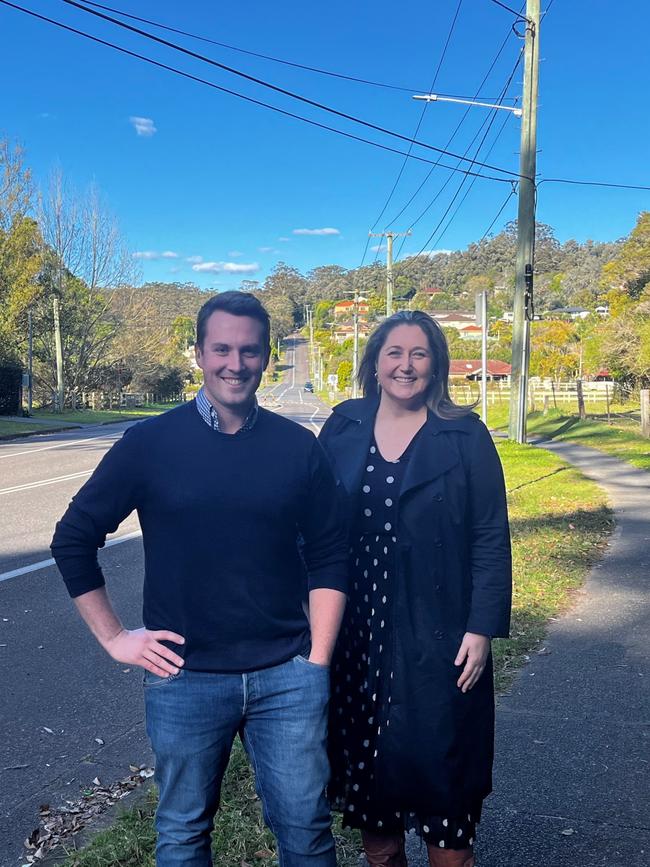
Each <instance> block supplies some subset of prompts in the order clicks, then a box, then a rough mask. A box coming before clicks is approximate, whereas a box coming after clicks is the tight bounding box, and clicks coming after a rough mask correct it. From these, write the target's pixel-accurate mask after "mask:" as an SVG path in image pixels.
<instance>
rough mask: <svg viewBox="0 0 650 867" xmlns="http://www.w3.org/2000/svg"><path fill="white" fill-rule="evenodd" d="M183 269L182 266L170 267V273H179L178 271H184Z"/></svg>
mask: <svg viewBox="0 0 650 867" xmlns="http://www.w3.org/2000/svg"><path fill="white" fill-rule="evenodd" d="M182 270H183V269H182V268H179V267H175V268H170V269H169V273H170V274H178V273H179V272H180V271H182Z"/></svg>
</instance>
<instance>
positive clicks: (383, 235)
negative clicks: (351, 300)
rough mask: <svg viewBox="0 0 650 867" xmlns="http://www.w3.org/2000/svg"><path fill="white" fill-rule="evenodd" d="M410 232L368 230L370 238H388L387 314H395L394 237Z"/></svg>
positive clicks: (403, 235)
mask: <svg viewBox="0 0 650 867" xmlns="http://www.w3.org/2000/svg"><path fill="white" fill-rule="evenodd" d="M410 234H411V230H410V229H409V230H408V232H368V237H370V238H386V316H392V315H393V289H394V283H393V239H394V238H401V237H407V236H408V235H410Z"/></svg>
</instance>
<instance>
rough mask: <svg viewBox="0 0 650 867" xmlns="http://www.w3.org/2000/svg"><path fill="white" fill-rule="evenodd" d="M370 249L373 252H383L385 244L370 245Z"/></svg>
mask: <svg viewBox="0 0 650 867" xmlns="http://www.w3.org/2000/svg"><path fill="white" fill-rule="evenodd" d="M370 249H371V250H372V252H373V253H383V252H384V250H385V249H386V245H385V244H375V246H374V247H371V248H370Z"/></svg>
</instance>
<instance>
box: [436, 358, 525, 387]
mask: <svg viewBox="0 0 650 867" xmlns="http://www.w3.org/2000/svg"><path fill="white" fill-rule="evenodd" d="M482 372H483V364H482V362H481V360H480V359H466V358H460V359H458V358H454V359H452V360H451V362H450V365H449V376H452V377H453V376H458V377H460V376H462V377H463V378H464V379H470V380H472V381H476V380H478V379H481V374H482ZM511 372H512V366H511V365H510V364H507V363H506V362H505V361H488V363H487V378H488V379H491V380H493V381H494V382H497V381H499V380H505V381H507V380H509V379H510V374H511Z"/></svg>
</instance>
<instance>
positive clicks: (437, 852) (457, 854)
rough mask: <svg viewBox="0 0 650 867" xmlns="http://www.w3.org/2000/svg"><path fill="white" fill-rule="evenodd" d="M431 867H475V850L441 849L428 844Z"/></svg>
mask: <svg viewBox="0 0 650 867" xmlns="http://www.w3.org/2000/svg"><path fill="white" fill-rule="evenodd" d="M427 852H428V854H429V865H430V867H474V865H475V864H476V861H475V860H474V850H473V849H440V848H439V847H438V846H432V845H431V843H427Z"/></svg>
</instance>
